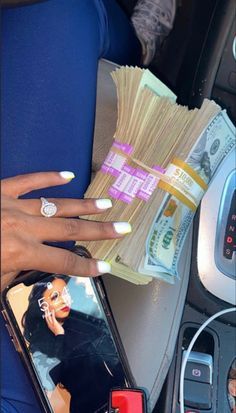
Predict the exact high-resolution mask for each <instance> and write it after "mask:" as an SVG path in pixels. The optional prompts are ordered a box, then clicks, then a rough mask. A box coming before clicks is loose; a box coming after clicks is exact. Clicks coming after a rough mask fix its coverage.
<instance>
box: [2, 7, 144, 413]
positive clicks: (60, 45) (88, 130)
mask: <svg viewBox="0 0 236 413" xmlns="http://www.w3.org/2000/svg"><path fill="white" fill-rule="evenodd" d="M140 53H141V48H140V44H139V42H138V40H137V39H136V37H135V35H134V31H133V28H132V27H131V25H130V23H129V21H128V19H127V17H126V16H125V15H124V13H123V12H122V11H121V10H120V8H119V7H118V5H117V3H116V2H115V0H114V1H112V0H50V1H46V2H42V3H37V4H34V5H30V6H25V7H17V8H13V9H4V10H3V13H2V144H1V145H2V148H1V150H2V171H1V175H2V178H5V177H10V176H14V175H18V174H22V173H28V172H38V171H53V170H56V171H63V170H69V171H73V172H74V173H75V175H76V179H74V180H73V181H72V182H71V183H70V184H68V185H63V186H61V187H54V188H49V189H45V190H40V191H34V192H33V193H31V194H30V195H27V196H28V197H40V196H45V197H47V196H50V197H68V198H80V197H82V196H83V194H84V192H85V190H86V188H87V186H88V184H89V181H90V172H91V153H92V142H93V130H94V116H95V103H96V80H97V67H98V60H99V59H100V58H101V57H104V58H106V59H109V60H111V61H115V62H117V63H119V64H139V57H140ZM0 323H1V325H0V327H1V337H2V339H1V346H2V349H1V355H2V360H1V369H2V380H1V385H2V389H1V392H2V406H1V412H2V413H13V412H14V413H15V412H18V413H38V412H40V411H41V410H40V407H39V405H38V403H37V401H36V399H35V396H34V393H33V391H32V388H31V385H30V381H29V379H28V377H27V376H26V374H25V371H24V368H23V367H22V365H21V362H20V359H19V357H18V355H17V354H16V352H15V350H14V348H13V345H12V343H11V342H10V339H9V337H8V335H7V332H6V329H5V326H4V322H3V320H2V319H1V320H0Z"/></svg>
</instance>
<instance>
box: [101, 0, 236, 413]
mask: <svg viewBox="0 0 236 413" xmlns="http://www.w3.org/2000/svg"><path fill="white" fill-rule="evenodd" d="M119 3H120V4H121V6H122V7H123V9H124V10H125V12H126V13H127V14H128V15H131V13H132V10H133V8H134V6H135V3H136V2H135V1H134V0H132V1H131V0H129V1H127V0H119ZM235 59H236V53H235V4H234V2H233V1H231V0H224V1H222V0H221V1H220V0H205V1H204V2H203V1H197V0H179V1H178V2H177V12H176V18H175V23H174V27H173V30H172V31H171V33H170V34H169V36H168V37H167V38H166V40H165V41H164V43H163V44H162V47H161V49H160V50H158V52H157V54H156V56H155V58H154V60H153V62H152V63H151V64H150V66H149V70H151V71H152V72H153V73H154V74H155V75H156V76H157V77H158V78H159V79H160V80H161V81H163V82H164V83H165V84H166V85H167V86H168V87H169V88H170V89H171V90H172V91H173V92H174V93H175V94H176V95H177V102H178V103H180V104H182V105H187V106H188V107H189V108H193V107H199V106H200V105H201V103H202V101H203V99H204V98H206V97H207V98H209V99H213V100H215V101H216V102H217V103H218V104H220V106H221V107H222V108H224V109H226V110H227V113H228V115H229V117H230V119H231V120H232V122H233V123H234V124H235V121H236V111H235V105H234V101H235V94H236V66H235ZM115 67H116V65H114V64H113V63H112V62H107V61H101V62H100V65H99V74H98V93H97V113H96V125H95V141H94V153H93V173H96V171H97V170H98V169H99V168H100V166H101V164H102V162H103V160H104V158H105V156H106V154H107V152H108V150H109V148H110V145H111V140H112V137H113V134H114V131H115V125H116V92H115V86H114V84H113V82H112V79H111V76H110V72H111V71H112V70H114V68H115ZM235 178H236V170H235V155H234V154H233V153H231V155H230V156H228V157H227V158H226V159H225V161H224V162H223V163H222V165H221V167H220V168H219V170H218V171H217V173H216V175H215V177H214V179H213V181H212V184H211V186H210V188H209V190H208V191H207V193H206V195H205V196H204V198H203V200H202V202H201V205H200V207H199V208H198V211H197V213H196V215H195V219H194V222H193V225H192V228H191V231H190V232H189V234H188V236H187V239H186V241H185V245H184V249H183V252H182V257H181V262H180V263H179V273H180V274H181V277H180V279H179V280H178V281H177V282H176V283H175V285H169V284H165V283H163V282H161V281H159V280H154V281H153V282H152V283H150V284H148V285H146V286H136V285H134V284H131V283H128V282H126V281H124V280H122V279H119V278H117V277H111V276H109V275H105V276H103V281H104V284H105V288H106V291H107V295H108V299H109V301H110V305H111V308H112V312H113V315H114V318H115V321H116V324H117V327H118V330H119V334H120V336H121V339H122V343H123V345H124V348H125V352H126V355H127V358H128V362H129V365H130V367H131V371H132V374H133V376H134V379H135V382H136V384H137V386H138V387H141V388H143V389H145V391H146V394H147V397H148V405H149V410H150V412H153V413H178V412H180V393H179V382H180V369H181V363H182V357H183V353H184V351H185V350H186V349H187V348H188V345H189V343H190V342H191V340H192V338H193V336H194V335H195V333H196V332H197V331H198V329H199V328H200V327H201V325H202V324H203V323H204V322H205V321H206V320H207V319H209V317H211V316H213V315H214V314H216V313H217V312H219V311H221V310H224V309H227V308H229V307H232V306H235V304H236V286H235V278H236V274H235V268H236V267H235V261H236V252H235V249H236V247H235V227H236V211H235V196H236V180H235ZM121 297H122V305H121ZM235 328H236V317H235V313H228V314H225V315H224V316H222V317H221V318H218V319H215V320H213V321H212V322H211V323H210V324H209V326H207V327H206V328H205V329H204V330H203V332H202V333H201V335H200V336H199V338H198V339H197V340H196V342H195V344H194V346H193V348H192V351H191V353H190V355H189V358H188V362H187V367H186V371H185V376H184V389H185V391H184V402H185V409H186V410H185V411H186V412H188V413H203V412H208V413H230V412H234V411H235V410H233V408H234V407H235V406H234V405H233V402H235V399H234V401H232V400H231V404H230V398H229V395H228V382H229V380H230V378H231V376H230V374H231V372H232V369H233V370H235V364H236V362H235V360H236V352H235V349H236V329H235Z"/></svg>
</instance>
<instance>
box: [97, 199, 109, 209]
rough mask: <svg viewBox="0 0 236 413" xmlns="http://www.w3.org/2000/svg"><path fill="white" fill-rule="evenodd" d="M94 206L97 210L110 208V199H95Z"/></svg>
mask: <svg viewBox="0 0 236 413" xmlns="http://www.w3.org/2000/svg"><path fill="white" fill-rule="evenodd" d="M95 204H96V207H97V208H99V209H108V208H111V207H112V202H111V200H110V199H97V200H96V201H95Z"/></svg>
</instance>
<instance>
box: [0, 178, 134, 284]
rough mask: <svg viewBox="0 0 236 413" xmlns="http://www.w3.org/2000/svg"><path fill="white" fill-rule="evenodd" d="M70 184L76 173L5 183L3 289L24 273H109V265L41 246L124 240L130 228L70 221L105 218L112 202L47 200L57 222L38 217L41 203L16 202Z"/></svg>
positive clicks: (3, 182) (25, 200) (2, 197)
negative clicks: (94, 216) (102, 215)
mask: <svg viewBox="0 0 236 413" xmlns="http://www.w3.org/2000/svg"><path fill="white" fill-rule="evenodd" d="M72 178H73V174H72V173H65V172H61V173H58V172H40V173H34V174H26V175H19V176H17V177H14V178H9V179H4V180H2V184H1V186H2V195H1V214H2V247H1V274H2V281H3V282H4V284H6V283H8V282H9V281H10V280H11V279H12V278H14V276H15V275H16V274H17V273H18V272H20V271H22V270H39V271H45V272H50V273H61V274H67V275H68V274H70V275H84V276H97V275H99V274H101V273H106V272H109V271H110V265H109V264H108V263H107V262H104V261H98V260H95V259H83V258H81V257H79V256H78V255H76V254H74V253H73V252H70V251H67V250H64V249H61V248H56V247H52V246H48V245H44V244H43V242H45V241H48V242H52V241H71V240H72V241H75V240H76V241H78V240H80V241H89V240H105V239H112V238H120V237H122V236H123V235H124V234H125V233H128V232H130V231H131V227H130V225H129V224H128V223H111V222H106V223H105V222H93V221H85V220H84V221H83V220H79V219H75V218H70V219H68V217H78V216H81V215H88V214H99V213H102V212H104V210H106V209H107V208H109V207H111V202H110V201H109V200H95V199H84V200H81V199H49V201H51V202H54V203H55V204H56V206H57V213H56V215H55V217H50V218H45V217H43V216H42V215H41V213H40V209H41V200H40V199H18V197H19V196H21V195H23V194H26V193H28V192H31V191H33V190H36V189H40V188H46V187H50V186H56V185H63V184H66V183H68V182H69V181H70V180H71V179H72ZM65 217H67V218H65Z"/></svg>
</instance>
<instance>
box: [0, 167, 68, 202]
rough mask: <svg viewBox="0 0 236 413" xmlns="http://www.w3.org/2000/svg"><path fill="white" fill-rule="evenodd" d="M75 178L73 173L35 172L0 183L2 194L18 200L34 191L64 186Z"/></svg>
mask: <svg viewBox="0 0 236 413" xmlns="http://www.w3.org/2000/svg"><path fill="white" fill-rule="evenodd" d="M74 177H75V175H74V173H73V172H70V171H62V172H36V173H32V174H25V175H17V176H14V177H12V178H7V179H3V180H2V181H1V188H2V194H3V195H8V196H10V197H14V198H18V197H19V196H21V195H24V194H27V193H28V192H31V191H34V190H35V189H41V188H48V187H50V186H58V185H64V184H67V183H68V182H70V181H71V180H72V179H73V178H74Z"/></svg>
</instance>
